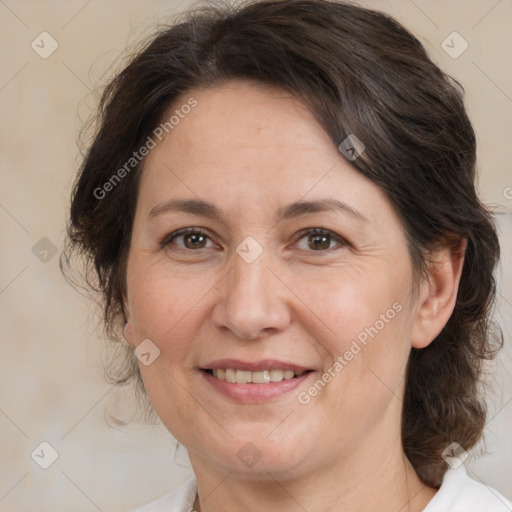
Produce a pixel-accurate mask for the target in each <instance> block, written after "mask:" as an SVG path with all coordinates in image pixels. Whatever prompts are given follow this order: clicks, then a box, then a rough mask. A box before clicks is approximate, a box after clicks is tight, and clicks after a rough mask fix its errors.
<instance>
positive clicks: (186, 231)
mask: <svg viewBox="0 0 512 512" xmlns="http://www.w3.org/2000/svg"><path fill="white" fill-rule="evenodd" d="M189 234H196V235H201V236H205V237H207V238H208V239H210V240H211V238H210V236H209V235H208V233H207V232H206V231H204V230H202V229H200V228H185V229H180V230H178V231H175V232H173V233H171V234H169V235H167V236H165V237H164V238H163V239H162V241H161V242H160V247H161V248H162V249H163V248H165V247H166V246H167V245H169V244H170V243H171V242H173V241H174V240H175V239H176V238H179V237H183V236H186V235H189ZM308 235H317V236H321V235H323V236H329V237H330V238H331V241H337V242H338V243H339V244H340V247H339V248H341V247H343V246H346V245H348V242H347V241H346V240H345V239H344V238H343V237H341V236H339V235H337V234H336V233H334V232H333V231H329V230H327V229H323V228H310V229H306V230H303V231H301V232H300V236H299V238H298V240H297V241H299V240H302V239H303V238H305V237H306V236H308ZM179 249H180V250H183V251H194V249H188V248H186V247H179ZM200 249H207V248H206V247H201V248H200ZM200 249H198V250H200ZM333 250H336V249H335V248H331V249H326V250H318V251H313V250H311V251H309V252H318V253H330V252H332V251H333Z"/></svg>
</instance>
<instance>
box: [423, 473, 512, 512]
mask: <svg viewBox="0 0 512 512" xmlns="http://www.w3.org/2000/svg"><path fill="white" fill-rule="evenodd" d="M423 512H512V503H511V502H510V501H509V500H507V499H506V498H505V497H504V496H503V495H502V494H500V493H499V492H498V491H497V490H496V489H493V488H492V487H489V486H488V485H485V484H483V483H481V482H478V481H476V480H474V479H473V478H471V477H470V476H469V475H468V473H467V471H466V467H465V466H464V464H462V465H461V466H459V467H458V468H457V469H448V470H447V471H446V473H445V475H444V479H443V483H442V485H441V487H440V488H439V490H438V491H437V494H436V495H435V496H434V497H433V498H432V500H431V501H430V503H429V504H428V505H427V507H426V508H425V509H424V510H423Z"/></svg>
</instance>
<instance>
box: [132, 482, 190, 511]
mask: <svg viewBox="0 0 512 512" xmlns="http://www.w3.org/2000/svg"><path fill="white" fill-rule="evenodd" d="M196 492H197V483H196V479H195V476H193V477H191V478H189V479H188V480H187V481H186V482H184V483H183V484H182V485H180V486H179V487H178V488H177V489H175V490H174V491H172V492H171V493H169V494H166V495H165V496H162V497H161V498H159V499H157V500H156V501H153V502H151V503H148V504H147V505H144V506H142V507H139V508H137V509H132V510H130V511H127V512H189V510H192V509H193V506H194V500H195V497H196Z"/></svg>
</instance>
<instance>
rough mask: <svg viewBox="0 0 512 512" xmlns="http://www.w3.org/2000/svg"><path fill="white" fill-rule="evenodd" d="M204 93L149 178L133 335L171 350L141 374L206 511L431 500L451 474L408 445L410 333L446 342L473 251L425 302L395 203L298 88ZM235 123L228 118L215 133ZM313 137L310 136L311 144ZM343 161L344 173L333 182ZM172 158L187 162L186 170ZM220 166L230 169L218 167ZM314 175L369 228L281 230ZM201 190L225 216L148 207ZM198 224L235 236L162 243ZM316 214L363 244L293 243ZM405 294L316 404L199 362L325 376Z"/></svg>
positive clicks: (332, 218) (137, 234)
mask: <svg viewBox="0 0 512 512" xmlns="http://www.w3.org/2000/svg"><path fill="white" fill-rule="evenodd" d="M189 93H191V94H193V95H194V97H196V98H197V99H198V107H196V111H195V115H194V117H190V118H188V119H186V120H185V121H184V122H182V123H180V125H179V126H178V127H176V129H175V130H174V131H173V136H172V137H168V138H167V139H165V140H164V143H162V144H161V145H159V146H157V147H156V148H155V149H154V150H153V151H152V153H151V154H150V155H149V156H148V159H147V161H146V164H145V170H144V173H143V175H142V180H141V185H140V191H139V197H138V203H137V209H136V215H135V221H134V229H133V234H132V240H131V246H130V252H129V258H128V271H127V285H128V286H127V298H126V304H125V307H126V311H127V315H128V327H127V330H126V338H127V340H128V341H129V342H130V343H131V344H133V345H134V346H136V345H137V344H138V343H139V342H140V340H142V339H145V338H149V339H151V340H152V341H153V342H154V343H155V344H156V345H157V346H159V348H160V350H161V355H160V357H159V358H158V359H157V361H158V364H153V365H151V366H148V367H145V366H141V367H140V369H141V374H142V378H143V381H144V385H145V388H146V391H147V393H148V395H149V396H150V398H151V401H152V403H153V406H154V407H155V409H156V411H157V412H158V414H159V416H160V418H161V419H162V421H163V422H164V424H165V425H166V426H167V428H168V429H169V430H170V432H171V433H173V435H174V436H175V437H176V438H177V439H178V440H179V441H180V442H181V443H182V444H184V445H185V446H186V447H187V449H188V451H189V455H190V459H191V462H192V466H193V468H194V473H195V474H196V477H197V481H198V488H199V495H200V496H208V499H207V500H205V501H204V502H203V503H202V504H201V506H202V510H203V512H209V511H216V510H220V509H222V510H226V511H228V510H240V508H241V507H243V509H244V510H253V509H254V506H255V505H254V504H256V503H257V509H258V510H260V509H261V508H265V507H266V506H267V507H268V506H270V503H273V504H274V506H275V503H280V510H284V511H287V510H290V511H291V510H296V507H297V503H296V502H298V503H301V504H302V506H304V507H305V508H306V509H308V510H312V509H314V510H318V511H322V512H324V511H325V512H327V511H330V510H339V509H340V507H341V508H342V509H343V510H347V511H350V512H356V511H363V510H369V509H370V508H372V507H375V505H376V503H378V504H379V506H380V507H384V508H385V509H386V510H391V509H393V507H394V508H396V509H397V510H398V509H402V510H404V509H403V507H404V504H405V503H409V511H410V512H416V511H418V512H419V511H420V510H422V509H423V508H424V507H425V506H426V504H427V503H428V501H430V499H431V498H432V497H433V495H434V494H435V489H433V488H429V487H426V486H425V485H424V484H422V482H421V481H420V480H419V478H418V477H417V475H416V473H415V472H414V469H413V468H412V466H411V464H410V463H409V461H408V460H407V459H406V457H405V455H404V453H403V451H402V447H401V439H400V428H401V422H400V417H401V407H402V402H403V387H404V369H405V365H406V362H407V358H408V354H409V352H410V349H411V345H412V346H416V347H422V346H426V345H427V344H428V343H430V341H431V340H432V339H433V338H434V337H435V335H436V334H437V332H439V330H440V329H441V328H442V322H443V321H444V320H445V318H447V317H448V316H449V314H450V313H451V310H452V308H453V300H454V299H453V294H452V291H453V289H454V288H456V286H457V284H458V273H460V265H458V264H457V263H455V264H453V265H452V264H451V259H450V258H447V259H446V260H445V261H446V264H444V265H443V267H442V269H441V270H443V271H439V272H438V274H436V275H434V276H433V277H432V279H431V280H430V281H426V282H425V283H423V284H422V286H421V289H420V291H419V293H418V300H417V301H416V300H412V297H411V289H412V276H413V271H412V263H411V260H410V256H409V252H408V250H407V245H406V240H405V236H404V233H403V229H402V226H401V224H400V222H399V220H398V218H397V216H396V214H395V212H394V210H393V208H392V207H391V204H390V203H389V201H388V199H387V198H386V197H385V195H384V193H383V192H382V191H381V190H380V189H379V188H378V187H377V186H376V185H374V184H373V183H371V182H370V181H369V180H367V179H366V178H364V177H363V176H361V175H360V174H359V173H357V172H355V171H354V170H353V169H351V168H350V166H349V165H348V164H347V162H346V161H344V160H343V158H342V157H341V155H339V153H338V152H337V148H336V147H333V145H332V143H331V142H330V141H329V139H328V137H327V136H326V134H325V132H323V130H321V128H320V127H319V125H318V124H317V123H316V121H315V120H314V118H312V116H311V115H310V114H309V113H308V112H307V110H305V109H303V108H300V104H298V101H297V100H295V99H294V98H291V97H288V98H284V97H283V95H280V96H279V99H278V98H277V97H276V96H274V95H272V94H271V93H270V92H269V91H268V90H263V89H261V88H258V87H256V86H251V85H248V84H246V83H233V84H230V85H229V87H227V86H224V87H220V88H216V89H211V90H208V89H207V90H204V89H203V90H194V91H189ZM187 94H188V93H187ZM254 120H256V121H257V122H256V123H255V122H254ZM219 124H221V125H222V126H223V130H222V131H215V130H213V127H214V126H217V125H219ZM255 125H257V126H258V127H259V128H258V129H257V130H255V128H254V126H255ZM263 128H265V129H263ZM207 134H209V137H206V135H207ZM300 137H302V138H303V139H305V140H306V139H307V140H308V141H309V143H308V144H307V145H304V146H302V147H298V146H297V144H296V141H297V139H298V138H300ZM246 141H251V143H248V142H246ZM292 141H293V144H291V142H292ZM238 142H239V143H238ZM177 148H179V151H177ZM256 149H257V151H255V150H256ZM333 160H334V161H336V160H337V161H338V164H337V167H336V171H335V172H332V173H329V175H327V176H326V177H325V178H324V179H322V180H320V181H319V178H320V176H322V175H323V173H324V171H323V169H325V168H330V167H332V161H333ZM159 162H160V163H159ZM161 162H167V163H168V164H169V165H171V166H172V167H173V168H175V169H180V175H179V177H180V179H179V180H178V179H176V178H175V177H173V174H172V173H169V172H168V171H167V170H166V169H165V168H164V167H163V166H162V165H161ZM201 162H210V164H209V165H208V166H204V165H201ZM313 162H314V165H313ZM211 168H215V169H222V170H223V171H222V174H221V173H218V174H216V176H215V179H214V180H211V179H210V178H209V172H210V171H209V169H211ZM240 168H242V169H244V170H246V173H245V174H244V176H243V177H242V176H240V173H239V169H240ZM274 169H279V177H278V179H276V180H274V177H276V172H275V171H274ZM297 176H300V177H301V179H297ZM312 183H316V185H315V187H314V188H313V189H311V190H309V189H310V184H312ZM227 190H229V191H230V192H231V191H232V192H231V193H230V194H229V195H227V194H226V191H227ZM307 190H309V192H308V195H307V197H306V198H305V199H308V200H309V199H314V198H315V197H325V196H328V195H330V196H333V197H337V198H339V199H340V200H346V201H347V202H350V204H353V205H354V206H355V208H357V209H358V210H360V211H361V212H362V214H363V215H365V216H366V217H367V218H368V219H369V222H368V225H369V228H368V229H360V228H355V229H354V225H355V222H356V221H355V220H354V219H351V218H350V217H349V216H344V215H334V214H329V215H324V214H312V215H311V216H309V217H305V218H302V219H295V220H293V221H287V222H280V223H278V225H277V226H275V227H274V229H273V230H271V231H270V232H268V229H269V227H271V223H272V215H273V212H275V211H276V209H277V208H278V207H279V206H280V205H283V204H288V203H289V202H292V201H293V200H297V199H298V198H301V197H302V196H303V195H304V193H305V191H307ZM190 191H193V194H194V195H195V196H197V197H199V198H201V199H204V200H208V201H210V202H212V203H214V204H216V205H217V206H218V207H221V208H222V209H223V211H224V212H225V214H226V225H224V226H223V224H220V223H218V222H217V223H216V222H212V221H210V220H207V219H203V218H199V217H197V216H191V215H188V216H187V215H184V214H179V215H176V214H165V215H159V216H158V221H157V220H156V219H157V217H155V218H154V219H153V221H151V222H149V221H148V213H149V211H150V210H151V209H152V208H154V207H155V205H156V204H159V203H161V202H162V201H167V200H169V199H170V198H176V197H180V198H181V197H190V195H191V194H190ZM226 226H229V234H227V228H226ZM185 227H198V228H202V229H204V230H206V231H207V232H209V233H212V235H213V236H212V238H215V242H213V245H217V243H218V242H220V243H221V245H222V249H223V250H222V251H212V250H210V249H209V248H207V249H201V250H190V249H189V250H188V252H186V251H185V252H178V251H177V250H176V249H172V248H171V247H170V246H167V247H165V248H163V249H162V248H159V245H158V243H159V240H160V239H161V238H162V237H163V236H166V235H167V234H168V233H171V232H173V231H175V230H177V229H182V228H185ZM310 227H324V228H325V229H328V230H331V231H333V232H337V233H339V234H340V235H341V236H345V235H346V234H347V235H346V236H347V238H349V239H351V240H352V241H353V246H350V247H347V246H346V247H342V248H341V249H339V250H338V251H336V252H333V253H332V255H330V256H323V257H319V256H315V255H310V254H309V253H306V252H304V251H299V250H297V249H289V247H294V244H293V245H291V242H292V241H294V240H295V239H294V234H295V233H297V232H298V231H301V230H302V229H304V228H310ZM248 235H250V236H253V237H254V238H255V239H256V240H258V242H259V243H260V245H262V246H263V253H262V254H261V255H260V257H259V258H258V259H257V260H256V261H255V262H253V263H252V264H247V263H246V262H245V261H244V260H243V259H242V258H240V257H239V256H238V255H237V254H236V252H235V248H236V246H237V245H238V244H239V243H240V242H241V241H242V240H243V239H244V238H245V236H248ZM283 247H287V248H288V249H287V251H284V250H283ZM189 252H190V253H191V252H201V255H200V256H195V255H194V256H192V255H189V254H188V253H189ZM310 252H311V253H313V251H310ZM267 267H268V268H267ZM269 269H271V270H272V272H274V273H275V275H276V276H278V277H279V279H276V277H275V276H274V274H273V273H272V272H271V271H270V270H269ZM447 269H448V270H447ZM228 270H229V272H227V271H228ZM226 272H227V273H226ZM224 274H225V276H224V278H223V279H221V280H220V281H219V278H220V277H221V276H222V275H224ZM281 280H282V281H281ZM283 283H284V284H283ZM429 287H430V288H429ZM431 290H436V293H432V292H431ZM203 295H204V297H203ZM452 299H453V300H452ZM394 302H399V303H400V304H401V305H402V308H403V309H402V310H401V312H400V313H399V314H397V315H396V317H395V318H394V319H393V320H392V321H390V322H389V324H387V325H386V326H385V327H384V328H383V329H382V331H380V332H379V333H378V335H377V336H375V338H374V339H371V340H370V341H369V342H368V345H367V346H366V347H365V348H364V350H362V351H361V354H359V355H357V356H355V357H354V359H353V360H352V361H350V364H348V365H347V366H346V367H345V368H344V369H343V371H342V372H341V373H340V375H338V376H337V377H336V378H335V379H333V381H332V382H331V383H329V384H328V385H327V386H326V387H325V389H323V390H322V391H321V392H320V393H319V394H318V395H317V396H316V397H315V398H314V400H312V401H311V403H310V404H308V405H307V406H304V405H301V404H299V403H298V401H297V399H296V396H297V393H296V392H291V393H288V394H287V395H285V396H283V397H280V398H279V399H278V400H277V401H274V402H270V403H264V404H257V405H254V404H253V405H252V407H251V406H245V405H241V404H236V403H233V402H232V401H231V400H229V399H227V398H226V397H224V396H221V395H219V394H218V393H217V392H216V391H213V390H212V388H211V387H210V385H209V384H207V383H205V382H204V379H203V377H202V375H201V373H200V371H199V368H200V367H201V365H202V364H205V363H206V362H207V361H211V360H213V359H217V358H223V357H237V358H241V359H251V358H252V359H259V358H267V357H271V358H276V359H283V360H286V361H290V362H294V363H296V364H302V365H305V366H306V367H312V368H315V369H317V370H318V372H317V373H318V375H321V373H322V372H324V371H326V370H327V368H328V367H329V366H330V365H331V364H332V361H333V359H334V358H335V357H336V356H337V355H339V354H343V353H344V352H345V351H346V350H347V349H348V347H349V346H350V343H351V341H352V340H353V339H355V337H356V336H357V334H358V333H359V332H361V331H362V330H364V328H365V327H367V326H370V325H373V324H374V323H375V321H376V320H377V319H378V318H379V314H382V313H384V312H385V311H386V310H387V309H388V308H390V307H391V305H392V304H393V303H394ZM361 305H364V306H365V307H364V308H362V307H361ZM433 309H435V310H437V311H438V312H439V313H440V314H438V315H437V318H436V317H434V316H433V315H432V314H431V313H430V311H432V310H433ZM178 320H179V322H178ZM176 322H178V323H177V324H176ZM323 322H324V323H325V324H326V325H327V326H329V328H331V329H332V331H333V332H334V333H335V334H334V335H333V334H332V333H330V332H329V330H328V329H326V327H325V325H324V323H323ZM175 324H176V325H175ZM174 325H175V327H172V326H174ZM171 376H172V377H171ZM315 380H316V379H315ZM177 382H179V385H178V384H177ZM190 394H192V395H193V396H194V398H195V399H196V400H198V401H199V402H200V403H201V405H202V406H203V407H204V408H203V407H199V405H198V403H197V402H196V401H195V400H191V399H190ZM171 397H172V398H171ZM205 409H206V410H207V411H209V412H211V413H212V414H214V417H215V420H216V422H218V424H217V423H216V422H214V421H212V419H211V417H210V416H209V415H208V414H207V413H206V411H205ZM290 410H292V411H293V414H292V415H291V416H290V418H289V419H288V420H287V421H285V422H284V423H283V424H282V425H280V426H279V427H278V428H275V427H276V425H277V424H278V423H279V422H280V421H281V420H282V417H283V412H285V411H290ZM219 424H220V425H221V426H222V428H221V427H220V426H219ZM269 431H272V435H271V436H268V437H266V435H265V433H267V432H269ZM226 432H229V434H230V435H228V434H227V433H226ZM246 442H252V443H253V444H255V445H256V446H257V447H258V450H260V452H261V454H262V458H261V461H260V462H259V463H258V464H256V465H255V466H254V467H253V468H251V469H247V468H245V467H244V466H243V465H241V464H240V460H239V459H238V458H237V452H238V450H239V449H240V448H241V447H242V446H243V445H244V444H245V443H246ZM369 468H371V471H370V472H369ZM228 474H229V475H230V476H229V478H227V479H226V480H225V481H224V482H223V484H222V485H221V486H219V487H218V488H216V490H215V492H214V493H212V494H211V495H209V493H210V490H211V489H213V488H214V487H215V486H216V485H218V482H220V481H221V480H222V479H223V478H225V476H226V475H228ZM269 474H271V475H272V477H273V478H275V479H277V480H278V481H280V482H281V484H282V485H283V486H284V488H286V490H287V492H288V493H289V494H291V495H292V496H293V497H294V498H295V500H296V502H291V501H290V497H289V496H288V495H287V494H286V493H284V492H283V490H282V488H281V487H280V486H279V485H277V484H276V483H275V482H274V481H273V480H270V479H269ZM397 482H398V484H397ZM369 490H371V491H370V492H368V491H369ZM256 497H259V498H258V499H256ZM267 497H268V500H269V502H268V503H267V505H265V500H266V498H267ZM413 498H414V499H413ZM411 500H412V501H411ZM196 505H197V506H199V504H196ZM294 506H295V508H293V507H294ZM386 507H387V508H386ZM198 510H199V509H198Z"/></svg>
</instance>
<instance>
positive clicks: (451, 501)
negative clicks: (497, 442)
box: [130, 464, 512, 512]
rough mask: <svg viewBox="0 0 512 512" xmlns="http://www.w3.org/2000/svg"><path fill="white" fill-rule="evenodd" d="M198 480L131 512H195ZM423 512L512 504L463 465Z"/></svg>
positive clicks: (495, 509) (482, 511) (509, 509)
mask: <svg viewBox="0 0 512 512" xmlns="http://www.w3.org/2000/svg"><path fill="white" fill-rule="evenodd" d="M196 492H197V482H196V479H195V477H191V478H189V479H188V480H187V481H186V482H185V483H184V484H182V485H181V486H180V487H178V488H177V489H175V490H174V491H173V492H171V493H170V494H167V495H165V496H163V497H162V498H160V499H158V500H156V501H153V502H152V503H150V504H148V505H145V506H143V507H141V508H137V509H135V510H131V511H130V512H193V511H194V510H195V509H194V508H193V507H194V500H195V497H196ZM423 512H512V503H511V502H510V501H508V500H507V499H506V498H505V497H504V496H503V495H501V494H500V493H499V492H498V491H496V490H495V489H493V488H492V487H488V486H487V485H484V484H482V483H480V482H477V481H476V480H473V479H472V478H471V477H470V476H469V475H468V474H467V471H466V467H465V466H464V464H462V465H461V466H460V467H458V468H457V469H448V470H447V471H446V473H445V475H444V479H443V483H442V485H441V487H440V488H439V490H438V491H437V493H436V495H435V496H434V497H433V498H432V500H430V502H429V504H428V505H427V507H426V508H424V509H423Z"/></svg>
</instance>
